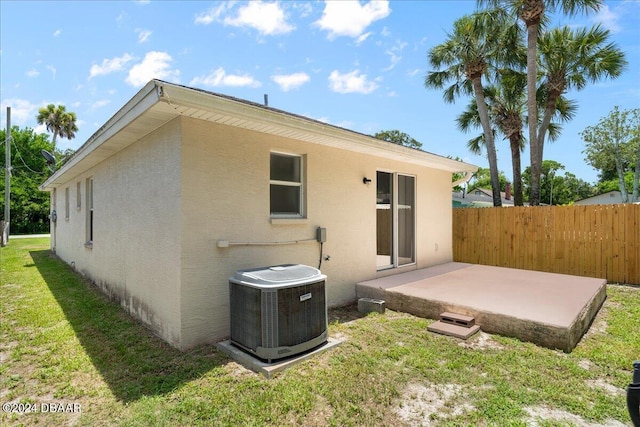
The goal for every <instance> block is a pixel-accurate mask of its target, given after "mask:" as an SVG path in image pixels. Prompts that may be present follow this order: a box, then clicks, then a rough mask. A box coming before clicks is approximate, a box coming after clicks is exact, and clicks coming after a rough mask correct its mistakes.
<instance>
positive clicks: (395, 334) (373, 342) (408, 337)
mask: <svg viewBox="0 0 640 427" xmlns="http://www.w3.org/2000/svg"><path fill="white" fill-rule="evenodd" d="M48 243H49V242H48V239H13V240H11V241H10V242H9V245H8V246H7V247H6V248H2V249H1V252H0V337H1V340H0V403H3V404H4V403H9V404H10V405H9V409H10V410H11V409H16V410H17V409H18V404H23V406H21V407H20V408H21V409H22V410H24V409H27V408H28V405H35V408H36V409H37V410H38V411H39V412H37V413H34V412H32V413H18V412H4V411H3V412H2V414H1V415H0V425H3V426H6V425H38V426H62V425H90V426H100V425H104V426H112V425H121V426H152V425H160V426H191V425H202V426H220V425H222V426H224V425H229V426H263V425H264V426H284V425H296V426H297V425H309V426H374V425H379V426H402V425H407V426H412V425H541V426H549V425H590V426H591V425H609V426H616V425H630V421H629V417H628V414H627V409H626V397H625V396H626V395H625V390H626V386H627V385H628V383H629V382H630V381H631V369H632V365H631V364H632V362H633V361H634V360H638V359H640V333H639V331H640V289H639V288H635V287H629V286H614V285H610V286H609V287H608V289H607V293H608V299H607V301H606V302H605V304H604V306H603V308H602V309H601V310H600V313H599V314H598V317H597V318H596V320H595V321H594V323H593V325H592V327H591V330H590V332H589V333H588V334H587V335H586V336H585V337H584V338H583V339H582V341H581V342H580V344H579V345H578V346H577V348H576V349H575V350H574V351H573V352H572V353H570V354H565V353H563V352H559V351H552V350H548V349H545V348H541V347H538V346H536V345H533V344H530V343H522V342H520V341H518V340H515V339H511V338H504V337H500V336H495V335H488V334H484V333H480V334H478V335H476V336H475V337H473V338H472V339H470V340H469V341H467V342H462V341H459V340H457V339H454V338H450V337H444V336H439V335H435V334H432V333H430V332H427V326H428V325H429V324H430V323H431V322H432V320H429V319H421V318H418V317H415V316H411V315H408V314H403V313H397V312H393V311H389V310H387V312H386V314H384V315H379V314H370V315H368V316H365V317H362V316H360V315H359V314H358V313H357V310H355V308H354V307H345V308H341V309H336V310H330V319H331V324H330V331H329V332H330V335H331V336H333V337H338V338H341V339H343V340H344V342H343V344H342V345H340V346H339V347H337V348H334V349H332V350H330V351H327V352H325V353H323V354H321V355H319V356H317V357H314V358H312V359H311V360H308V361H306V362H303V363H301V364H299V365H296V366H294V367H293V368H291V369H288V370H287V371H285V372H283V373H281V374H278V375H277V376H276V377H275V378H274V379H272V380H266V379H264V378H263V377H262V376H260V375H258V374H254V373H252V372H250V371H247V370H246V369H244V368H242V367H241V366H240V365H238V364H236V363H235V362H233V361H232V360H230V359H229V358H227V357H226V356H224V355H223V354H221V353H219V352H218V351H217V350H216V349H215V347H214V346H203V347H200V348H197V349H195V350H193V351H190V352H187V353H181V352H179V351H177V350H175V349H173V348H171V347H170V346H168V345H167V344H165V343H164V342H163V341H161V340H160V339H158V338H156V337H155V336H154V335H153V334H151V333H150V332H149V331H148V330H147V329H146V328H145V327H143V326H141V325H140V324H139V323H137V322H136V321H134V320H132V319H131V318H130V317H129V316H128V315H126V314H125V313H124V312H123V311H122V309H121V308H120V307H119V306H117V305H115V304H113V303H111V302H109V301H108V300H107V299H106V298H105V297H103V295H102V294H101V293H100V292H98V291H97V290H96V289H95V288H94V287H93V286H91V285H90V284H89V283H87V282H86V281H85V280H83V279H82V278H80V277H79V276H78V275H76V274H75V273H74V272H73V271H72V270H71V269H70V268H69V267H68V266H67V265H66V264H64V263H63V262H62V261H60V260H59V259H57V258H56V257H55V256H54V255H52V254H51V253H50V252H49V251H48V250H47V248H48ZM25 405H27V406H25ZM73 405H75V406H73ZM3 408H4V406H3ZM52 409H55V411H60V410H64V411H66V412H59V413H58V412H55V413H52V412H51V411H52ZM44 411H48V412H44Z"/></svg>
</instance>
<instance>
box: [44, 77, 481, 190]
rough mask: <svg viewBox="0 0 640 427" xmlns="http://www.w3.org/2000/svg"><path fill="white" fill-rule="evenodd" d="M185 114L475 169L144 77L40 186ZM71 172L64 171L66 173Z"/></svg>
mask: <svg viewBox="0 0 640 427" xmlns="http://www.w3.org/2000/svg"><path fill="white" fill-rule="evenodd" d="M178 116H183V117H191V118H194V119H199V120H207V121H210V122H215V123H219V124H224V125H228V126H235V127H239V128H243V129H247V130H252V131H256V132H262V133H268V134H273V135H278V136H282V137H286V138H293V139H297V140H302V141H306V142H309V143H314V144H320V145H324V146H329V147H335V148H339V149H343V150H348V151H352V152H358V153H363V154H368V155H373V156H377V157H383V158H386V159H392V160H397V161H401V162H406V163H410V164H415V165H419V166H425V167H430V168H434V169H439V170H444V171H447V172H452V173H453V172H467V174H468V175H470V174H471V173H473V172H475V171H476V170H477V169H478V167H477V166H475V165H471V164H467V163H464V162H459V161H456V160H453V159H449V158H447V157H442V156H438V155H435V154H432V153H428V152H425V151H421V150H416V149H412V148H408V147H403V146H400V145H397V144H391V143H388V142H386V141H381V140H379V139H376V138H374V137H371V136H368V135H364V134H360V133H357V132H353V131H350V130H347V129H343V128H340V127H337V126H333V125H329V124H327V123H323V122H320V121H317V120H312V119H309V118H306V117H302V116H298V115H294V114H289V113H286V112H284V111H280V110H276V109H273V108H269V107H265V106H262V105H259V104H253V103H250V102H246V101H242V100H238V99H235V98H230V97H226V96H221V95H216V94H213V93H210V92H204V91H200V90H197V89H192V88H188V87H185V86H180V85H175V84H172V83H166V82H163V81H159V80H152V81H150V82H149V83H148V84H147V85H146V86H145V87H143V88H142V89H141V90H140V91H139V92H138V93H137V94H136V95H135V96H134V97H133V98H132V99H131V100H130V101H129V102H127V104H125V105H124V106H123V107H122V108H121V109H120V110H119V111H118V112H117V113H116V114H115V115H114V116H113V117H112V118H111V119H109V120H108V121H107V123H106V124H105V125H104V126H102V127H101V128H100V129H98V130H97V131H96V132H95V133H94V134H93V135H92V136H91V138H89V140H87V142H86V143H85V144H83V145H82V146H81V147H80V148H79V149H78V150H77V151H76V153H75V154H74V155H73V156H72V157H71V158H70V159H69V160H68V161H67V162H66V163H65V164H64V165H62V166H61V167H60V169H59V170H57V171H56V172H54V174H53V175H51V177H49V178H48V179H47V180H46V181H45V182H44V183H43V184H42V185H41V189H43V190H52V189H53V188H55V187H56V186H58V185H61V184H64V183H65V182H68V181H69V180H71V179H73V177H75V176H77V175H79V174H81V173H83V172H85V171H87V170H88V169H90V168H91V167H93V166H95V165H96V164H98V163H100V162H101V161H103V160H105V159H107V158H108V157H110V156H112V155H114V154H115V153H116V152H118V151H120V150H122V149H124V148H125V147H126V146H128V145H130V144H132V143H133V142H135V141H137V140H139V139H140V138H142V137H143V136H145V135H147V134H149V133H150V132H153V131H154V130H156V129H158V128H159V127H160V126H162V125H163V124H164V123H167V122H168V121H170V120H172V119H174V118H176V117H178ZM69 172H71V174H70V175H69V174H68V173H69Z"/></svg>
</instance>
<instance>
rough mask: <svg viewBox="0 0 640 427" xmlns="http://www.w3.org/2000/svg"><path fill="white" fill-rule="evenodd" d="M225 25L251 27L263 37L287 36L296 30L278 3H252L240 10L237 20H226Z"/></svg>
mask: <svg viewBox="0 0 640 427" xmlns="http://www.w3.org/2000/svg"><path fill="white" fill-rule="evenodd" d="M224 24H225V25H231V26H234V27H251V28H254V29H256V30H258V31H259V32H260V34H262V35H267V36H268V35H274V34H286V33H289V32H291V31H293V30H294V29H295V26H293V25H290V24H288V23H287V17H286V16H285V14H284V11H283V10H282V8H281V7H280V5H279V4H278V3H264V2H262V1H251V2H249V3H248V4H247V5H246V6H242V7H241V8H240V10H238V15H237V16H236V17H235V18H230V17H227V18H225V19H224Z"/></svg>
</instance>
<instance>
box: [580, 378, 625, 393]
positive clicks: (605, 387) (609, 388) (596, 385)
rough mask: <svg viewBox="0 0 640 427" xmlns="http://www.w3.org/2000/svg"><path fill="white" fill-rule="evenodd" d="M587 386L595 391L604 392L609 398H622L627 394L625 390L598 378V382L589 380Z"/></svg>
mask: <svg viewBox="0 0 640 427" xmlns="http://www.w3.org/2000/svg"><path fill="white" fill-rule="evenodd" d="M587 385H588V386H589V387H591V388H593V389H596V390H602V391H603V392H605V393H606V394H608V395H609V396H622V395H624V394H626V391H625V390H623V389H621V388H618V387H616V386H614V385H613V384H610V383H608V382H607V381H606V380H604V379H602V378H598V379H596V380H587Z"/></svg>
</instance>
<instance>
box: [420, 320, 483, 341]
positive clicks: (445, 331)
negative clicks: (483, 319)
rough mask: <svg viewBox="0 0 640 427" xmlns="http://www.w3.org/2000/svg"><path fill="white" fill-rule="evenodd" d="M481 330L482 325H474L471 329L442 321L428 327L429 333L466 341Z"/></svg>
mask: <svg viewBox="0 0 640 427" xmlns="http://www.w3.org/2000/svg"><path fill="white" fill-rule="evenodd" d="M479 330H480V325H473V326H471V327H465V326H459V325H454V324H451V323H445V322H442V321H440V320H438V321H437V322H434V323H432V324H430V325H429V326H427V331H429V332H435V333H437V334H442V335H449V336H452V337H456V338H461V339H463V340H466V339H467V338H469V337H470V336H471V335H473V334H475V333H476V332H478V331H479Z"/></svg>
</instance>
